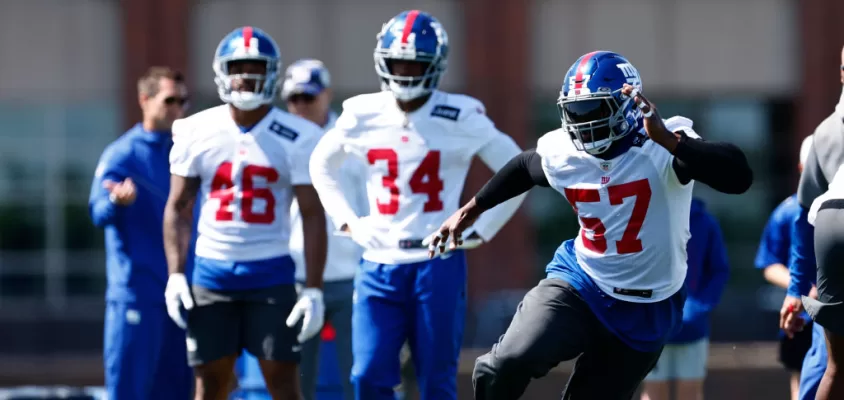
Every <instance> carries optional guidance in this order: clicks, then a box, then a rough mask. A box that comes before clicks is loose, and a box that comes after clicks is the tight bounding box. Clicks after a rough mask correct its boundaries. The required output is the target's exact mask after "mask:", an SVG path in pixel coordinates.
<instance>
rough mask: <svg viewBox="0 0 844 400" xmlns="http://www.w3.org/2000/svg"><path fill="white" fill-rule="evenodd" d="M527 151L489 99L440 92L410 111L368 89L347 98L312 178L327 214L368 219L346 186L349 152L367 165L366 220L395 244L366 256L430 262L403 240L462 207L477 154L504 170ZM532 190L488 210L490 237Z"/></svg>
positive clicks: (478, 227)
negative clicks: (498, 123) (496, 117)
mask: <svg viewBox="0 0 844 400" xmlns="http://www.w3.org/2000/svg"><path fill="white" fill-rule="evenodd" d="M520 152H521V150H520V149H519V147H518V145H516V143H515V142H514V141H513V140H512V139H511V138H510V137H509V136H507V135H505V134H503V133H501V132H500V131H499V130H498V129H496V128H495V125H494V124H493V123H492V121H490V119H489V118H488V117H487V116H486V111H485V109H484V107H483V105H482V104H481V103H480V102H479V101H478V100H476V99H473V98H471V97H468V96H463V95H456V94H449V93H445V92H441V91H435V92H434V93H433V94H432V96H431V98H430V99H429V100H428V101H427V102H426V103H425V105H424V106H423V107H421V108H420V109H418V110H416V111H414V112H412V113H409V114H406V113H404V112H402V111H401V110H400V109H399V108H398V105H397V104H396V100H395V98H394V97H393V95H392V94H391V93H390V92H387V91H384V92H380V93H373V94H365V95H360V96H356V97H353V98H351V99H348V100H346V101H345V102H344V103H343V113H342V114H341V115H340V118H339V119H338V120H337V124H336V125H335V128H334V129H332V130H331V131H329V132H328V133H326V135H325V136H324V137H323V138H322V140H320V143H319V145H318V146H317V148H316V150H314V154H313V157H312V158H311V177H312V179H313V182H314V187H315V188H316V190H317V192H318V193H319V196H320V199H321V200H322V203H323V207H325V210H326V213H327V214H328V215H329V216H330V217H331V218H332V219H333V220H334V222H335V224H336V225H337V226H342V225H343V224H345V223H346V222H348V221H351V220H353V219H357V218H358V217H361V215H359V214H358V213H356V212H355V211H354V210H353V209H352V208H351V207H350V206H349V202H348V200H346V196H344V193H343V191H342V188H341V187H340V186H339V180H340V179H342V178H341V177H340V175H339V174H338V170H339V169H340V168H341V165H342V163H343V161H344V160H345V159H346V158H347V156H352V157H355V158H357V159H359V160H361V161H363V162H364V163H365V164H366V165H367V182H366V193H367V197H368V199H369V210H370V215H369V217H367V218H366V223H367V224H369V225H371V226H372V227H374V228H375V229H377V230H378V231H379V232H381V233H383V235H382V237H381V238H382V240H383V241H384V242H385V243H386V244H387V245H388V246H387V247H386V248H382V249H365V251H364V254H363V258H364V259H366V260H369V261H373V262H379V263H386V264H400V263H409V262H417V261H421V260H425V259H427V258H428V256H427V250H426V249H401V248H400V247H399V242H400V241H401V240H421V239H424V238H425V237H427V236H428V235H430V234H431V233H433V232H434V231H435V230H436V229H437V228H439V226H440V224H442V223H443V222H444V221H445V220H446V219H447V218H448V217H449V216H451V214H453V213H454V212H455V211H457V209H458V208H459V205H460V204H459V202H460V196H461V194H462V192H463V184H464V183H465V180H466V175H467V173H468V171H469V166H470V165H471V162H472V159H473V157H474V156H475V155H477V156H479V157H480V158H481V160H482V161H483V162H484V163H486V165H487V166H489V167H490V168H491V169H492V170H493V171H497V170H498V169H500V168H501V167H503V166H504V164H506V163H507V161H509V160H510V159H511V158H513V157H515V156H516V155H518V154H519V153H520ZM523 199H524V196H519V197H517V198H515V199H511V200H510V201H508V202H506V203H504V204H501V205H499V206H498V207H496V208H494V209H492V210H490V211H488V212H486V213H484V214H483V215H482V216H481V217H480V218H479V219H478V221H476V222H475V224H474V229H475V231H476V232H477V233H478V234H479V235H480V236H481V238H483V239H484V240H487V241H488V240H490V239H491V238H492V237H493V236H494V235H495V233H496V232H498V230H499V229H501V227H502V226H503V225H504V224H505V223H506V222H507V220H508V219H509V218H510V217H511V216H512V215H513V213H515V211H516V209H517V208H518V206H519V204H520V203H521V201H522V200H523Z"/></svg>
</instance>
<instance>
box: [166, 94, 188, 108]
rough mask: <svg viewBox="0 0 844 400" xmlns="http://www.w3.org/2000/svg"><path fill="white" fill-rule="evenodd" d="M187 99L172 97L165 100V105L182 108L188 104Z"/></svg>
mask: <svg viewBox="0 0 844 400" xmlns="http://www.w3.org/2000/svg"><path fill="white" fill-rule="evenodd" d="M188 100H189V99H188V98H187V97H177V96H170V97H167V98H165V99H164V104H166V105H168V106H172V105H173V104H178V105H180V106H184V105H185V104H187V103H188Z"/></svg>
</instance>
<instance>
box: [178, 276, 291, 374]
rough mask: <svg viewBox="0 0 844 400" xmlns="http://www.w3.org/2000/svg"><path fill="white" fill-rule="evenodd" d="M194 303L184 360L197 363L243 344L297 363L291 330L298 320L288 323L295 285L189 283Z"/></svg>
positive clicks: (237, 351)
mask: <svg viewBox="0 0 844 400" xmlns="http://www.w3.org/2000/svg"><path fill="white" fill-rule="evenodd" d="M193 299H194V302H195V303H196V306H195V307H194V308H193V309H191V310H190V312H189V313H188V321H187V322H188V329H187V348H188V364H190V366H192V367H196V366H200V365H203V364H207V363H210V362H212V361H216V360H219V359H221V358H224V357H227V356H238V355H240V352H241V350H244V349H245V350H247V351H249V352H250V353H252V354H253V355H254V356H255V357H257V358H258V359H260V360H272V361H290V362H295V363H297V364H298V363H299V358H300V348H301V345H300V344H299V340H298V339H297V338H296V335H298V334H299V329H301V326H302V324H301V322H300V323H297V324H296V326H294V327H289V326H287V323H286V321H287V316H288V315H289V314H290V311H291V310H293V306H294V305H295V304H296V301H297V299H298V295H297V294H296V287H295V286H294V285H292V284H289V285H286V284H284V285H276V286H270V287H266V288H260V289H251V290H228V291H223V290H211V289H208V288H204V287H201V286H197V285H194V286H193Z"/></svg>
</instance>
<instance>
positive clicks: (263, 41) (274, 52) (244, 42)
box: [213, 26, 281, 111]
mask: <svg viewBox="0 0 844 400" xmlns="http://www.w3.org/2000/svg"><path fill="white" fill-rule="evenodd" d="M233 61H262V62H266V63H267V72H266V74H264V75H262V74H234V75H233V74H229V63H231V62H233ZM213 68H214V74H215V75H216V78H214V82H216V83H217V92H218V93H219V94H220V99H221V100H223V102H225V103H229V104H231V105H233V106H235V107H237V108H238V109H241V110H246V111H248V110H254V109H256V108H258V107H260V106H261V105H264V104H271V103H272V102H273V99H274V98H275V96H276V94H277V93H278V86H279V82H278V80H279V74H280V72H279V71H281V52H280V51H279V50H278V45H276V43H275V41H274V40H273V38H272V37H270V35H268V34H267V33H266V32H264V31H262V30H260V29H258V28H254V27H251V26H244V27H241V28H237V29H235V30H233V31H232V32H231V33H229V34H228V35H226V37H224V38H223V40H222V41H220V44H219V45H218V46H217V51H216V52H215V53H214V64H213ZM235 79H249V80H254V81H255V92H247V91H233V90H232V81H233V80H235Z"/></svg>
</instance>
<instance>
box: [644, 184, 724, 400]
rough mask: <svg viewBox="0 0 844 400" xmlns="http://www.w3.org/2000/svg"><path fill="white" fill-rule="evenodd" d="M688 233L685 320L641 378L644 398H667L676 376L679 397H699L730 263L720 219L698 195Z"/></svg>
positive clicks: (694, 200)
mask: <svg viewBox="0 0 844 400" xmlns="http://www.w3.org/2000/svg"><path fill="white" fill-rule="evenodd" d="M689 230H690V231H691V233H692V237H691V238H690V239H689V241H688V243H687V244H686V252H687V254H688V270H687V272H686V282H685V285H686V291H687V297H686V303H685V305H684V307H683V324H682V325H681V327H680V330H679V331H678V332H677V333H676V334H675V335H674V336H673V337H672V338H671V339H670V340H669V341H668V343H667V344H666V346H665V349H663V351H662V355H661V356H660V358H659V361H658V362H657V364H656V366H655V367H654V368H653V370H651V372H650V374H648V376H647V377H646V378H645V386H644V390H643V391H642V399H668V398H672V397H671V396H670V393H669V389H670V388H671V386H670V385H669V382H670V381H675V382H676V385H675V390H676V393H677V396H676V397H675V398H678V399H702V398H703V379H704V378H705V377H706V361H707V358H708V354H709V315H710V312H711V311H712V310H713V309H714V308H715V306H717V305H718V302H719V301H720V299H721V293H722V292H723V291H724V287H725V286H726V285H727V278H729V275H730V266H729V264H728V262H727V249H726V247H725V246H724V239H723V237H722V235H721V228H720V227H719V226H718V221H717V220H716V219H715V217H714V216H712V214H710V213H709V212H708V211H707V210H706V207H705V205H704V203H703V201H701V200H699V199H696V198H695V199H693V200H692V207H691V212H690V217H689Z"/></svg>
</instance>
